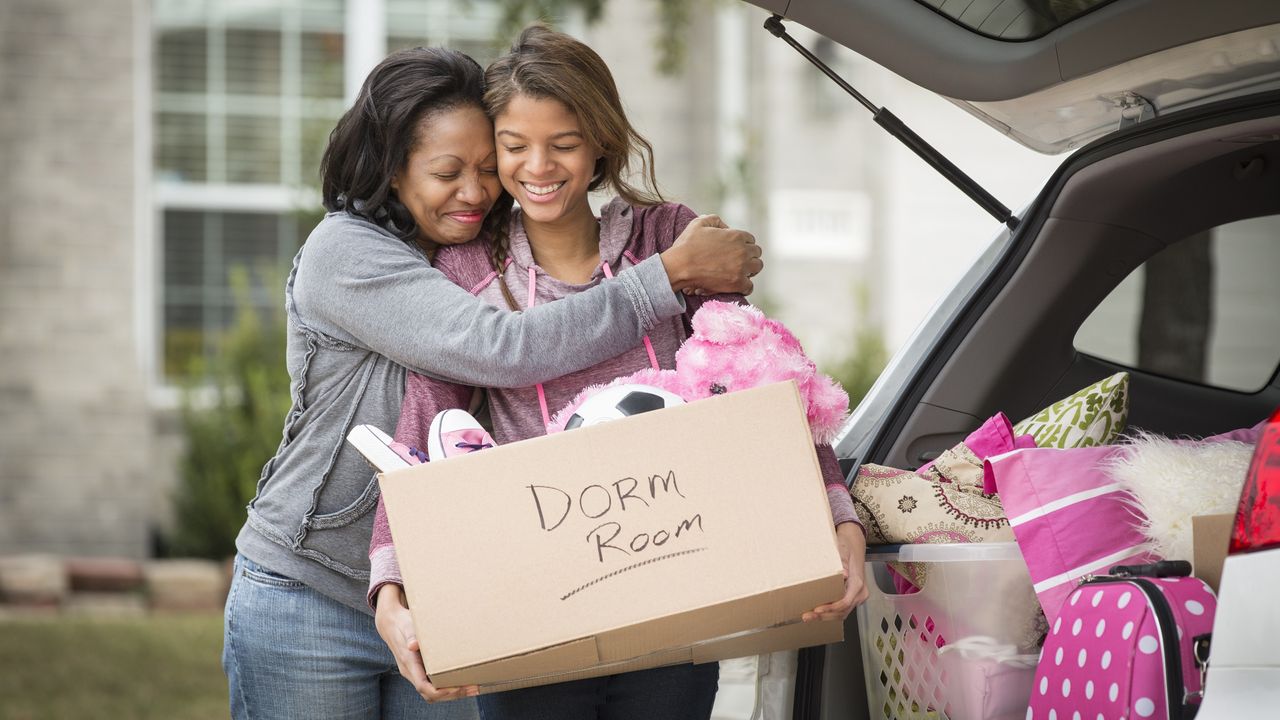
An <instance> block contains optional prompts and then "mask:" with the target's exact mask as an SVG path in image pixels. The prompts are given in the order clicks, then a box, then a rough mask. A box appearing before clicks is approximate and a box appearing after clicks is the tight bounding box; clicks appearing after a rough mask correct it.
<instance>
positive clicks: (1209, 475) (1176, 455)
mask: <svg viewBox="0 0 1280 720" xmlns="http://www.w3.org/2000/svg"><path fill="white" fill-rule="evenodd" d="M1219 437H1221V436H1219ZM1119 448H1120V452H1118V453H1116V454H1115V455H1113V456H1111V457H1109V458H1107V460H1106V461H1105V464H1104V466H1103V469H1104V470H1106V472H1107V474H1108V475H1110V476H1111V477H1112V478H1113V479H1114V480H1115V481H1116V482H1118V483H1120V485H1121V486H1122V487H1124V488H1125V489H1126V490H1128V491H1129V493H1130V494H1131V495H1132V496H1133V499H1132V501H1131V502H1132V503H1133V505H1134V507H1135V508H1136V509H1137V511H1138V513H1140V514H1141V515H1142V517H1144V518H1145V520H1144V521H1143V522H1142V523H1141V524H1140V525H1139V529H1140V530H1141V531H1142V533H1143V535H1144V536H1145V537H1146V538H1147V548H1148V549H1149V550H1150V551H1151V552H1152V553H1153V554H1155V555H1158V556H1160V557H1161V558H1163V559H1166V560H1191V516H1192V515H1205V514H1212V513H1232V512H1235V509H1236V505H1237V503H1239V501H1240V489H1241V487H1243V486H1244V479H1245V475H1246V474H1247V473H1248V471H1249V462H1250V460H1252V458H1253V445H1251V444H1249V443H1246V442H1236V441H1233V440H1217V439H1214V438H1209V439H1206V440H1204V441H1202V442H1195V441H1187V440H1171V439H1169V438H1166V437H1161V436H1159V435H1151V434H1148V433H1142V434H1140V435H1138V436H1137V437H1136V438H1134V439H1133V440H1131V441H1129V442H1126V443H1124V444H1122V445H1120V446H1119Z"/></svg>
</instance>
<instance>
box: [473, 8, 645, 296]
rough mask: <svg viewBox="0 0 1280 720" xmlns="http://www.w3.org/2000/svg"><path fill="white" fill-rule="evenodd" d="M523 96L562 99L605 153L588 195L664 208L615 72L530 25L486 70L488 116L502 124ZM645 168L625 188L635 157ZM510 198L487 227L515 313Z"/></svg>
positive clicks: (568, 40) (570, 41)
mask: <svg viewBox="0 0 1280 720" xmlns="http://www.w3.org/2000/svg"><path fill="white" fill-rule="evenodd" d="M517 95H524V96H526V97H530V98H537V99H549V100H557V101H559V102H560V103H562V104H563V105H564V106H565V107H567V108H569V110H570V111H571V112H572V113H573V114H574V115H575V116H577V118H578V125H579V126H580V127H581V128H582V135H583V139H584V140H586V141H587V142H588V143H591V144H593V145H595V147H597V148H599V149H600V153H601V155H602V157H601V158H600V160H598V161H597V162H596V168H595V171H596V172H595V175H594V177H592V180H591V184H590V185H589V186H588V190H590V191H595V190H598V189H601V188H608V189H610V190H612V191H613V192H614V193H616V194H617V195H618V197H621V198H622V199H623V200H624V201H626V202H627V203H628V204H630V205H634V206H637V207H648V206H652V205H657V204H658V203H661V202H663V198H662V194H661V193H660V192H659V191H658V181H657V177H656V176H655V174H654V169H653V146H652V145H650V144H649V141H648V140H645V139H644V137H643V136H641V135H640V133H638V132H636V129H635V128H634V127H632V125H631V121H629V120H628V119H627V114H626V112H625V111H624V110H623V109H622V98H621V97H620V96H619V95H618V87H617V85H616V84H615V83H614V81H613V75H612V73H610V72H609V66H608V65H605V62H604V60H602V59H601V58H600V56H599V55H597V54H596V52H595V51H594V50H592V49H591V48H589V47H587V46H586V45H585V44H584V43H582V42H580V41H579V40H577V39H575V38H573V37H570V36H569V35H565V34H564V33H560V32H556V31H554V30H552V29H550V28H548V27H546V26H544V25H530V26H529V27H527V28H525V29H524V31H523V32H521V33H520V37H519V38H517V39H516V41H515V43H514V44H512V46H511V50H510V52H508V53H507V54H506V55H503V56H502V57H500V58H498V59H497V60H494V61H493V64H491V65H490V66H489V69H488V70H486V71H485V93H484V104H485V109H486V110H487V111H488V113H489V117H490V118H494V119H496V118H497V117H498V116H499V115H501V114H502V113H503V112H504V111H505V110H506V109H507V106H508V105H509V104H510V102H511V100H512V99H513V98H515V97H516V96H517ZM633 157H634V158H636V159H638V160H639V163H640V187H636V186H635V185H632V184H631V183H630V182H628V181H627V179H626V175H627V171H628V169H629V168H630V167H631V161H632V158H633ZM511 204H512V198H511V196H510V195H509V194H508V193H506V192H504V193H503V194H502V197H500V198H499V199H498V202H497V203H495V204H494V207H493V210H491V211H490V213H489V217H488V220H487V221H486V226H487V228H486V229H487V230H488V231H489V232H488V233H487V234H488V236H489V238H490V257H489V259H490V262H492V263H493V269H494V270H496V271H497V272H498V279H499V281H500V282H501V287H502V294H503V296H504V297H505V298H506V300H507V303H508V304H509V305H510V306H511V307H512V309H515V308H516V307H517V306H516V303H515V298H513V297H512V295H511V290H510V288H508V287H507V284H506V281H505V280H503V279H502V274H503V270H504V269H505V267H506V262H507V256H508V254H509V245H510V238H509V229H508V228H509V224H510V218H511Z"/></svg>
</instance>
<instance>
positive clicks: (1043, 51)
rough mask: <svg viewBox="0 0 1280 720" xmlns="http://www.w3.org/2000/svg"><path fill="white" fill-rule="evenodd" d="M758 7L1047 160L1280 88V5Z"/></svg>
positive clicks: (1183, 1)
mask: <svg viewBox="0 0 1280 720" xmlns="http://www.w3.org/2000/svg"><path fill="white" fill-rule="evenodd" d="M749 2H751V3H752V4H755V5H758V6H760V7H763V8H765V9H766V10H769V11H771V12H774V13H777V14H780V15H783V16H784V17H785V18H787V19H789V20H793V21H795V22H798V23H800V24H802V25H805V26H807V27H809V28H811V29H813V30H815V31H817V32H820V33H821V34H823V35H826V36H827V37H829V38H831V39H832V40H834V41H836V42H838V43H840V44H842V45H844V46H845V47H848V48H850V49H852V50H854V51H855V52H858V53H859V54H861V55H863V56H865V57H867V58H869V59H871V60H873V61H875V62H877V63H879V64H880V65H883V66H884V67H886V68H888V69H889V70H892V71H893V72H895V73H897V74H898V75H901V76H902V77H904V78H906V79H907V80H910V81H911V82H913V83H916V84H917V85H920V86H921V87H924V88H926V89H928V90H931V91H933V92H936V93H938V94H940V95H942V96H944V97H946V98H949V99H952V100H954V101H957V102H958V103H960V104H961V105H962V106H964V107H965V108H966V109H967V110H969V111H970V112H973V113H974V114H976V115H978V116H979V117H981V118H982V119H983V120H985V121H986V122H987V123H988V124H990V125H991V126H993V127H995V128H996V129H997V130H999V131H1000V132H1004V133H1005V134H1007V135H1009V136H1011V137H1013V138H1014V139H1015V140H1017V141H1018V142H1021V143H1023V144H1024V145H1027V146H1028V147H1032V148H1033V149H1036V150H1039V151H1041V152H1061V151H1065V150H1069V149H1072V148H1075V147H1078V146H1080V145H1082V144H1084V143H1086V142H1088V141H1089V140H1092V139H1094V138H1096V137H1099V136H1101V135H1105V134H1107V133H1108V132H1111V131H1113V130H1115V129H1119V128H1121V127H1124V126H1125V125H1127V124H1130V123H1131V122H1136V121H1141V120H1143V119H1146V118H1148V117H1154V116H1157V115H1160V114H1165V113H1167V112H1171V111H1174V110H1180V109H1184V108H1187V107H1193V106H1195V105H1197V104H1202V103H1203V102H1207V101H1209V100H1218V99H1223V98H1225V97H1231V96H1238V95H1239V94H1243V93H1250V92H1259V91H1263V90H1269V89H1272V88H1273V87H1274V86H1275V85H1276V84H1280V2H1277V1H1276V0H1215V1H1214V2H1205V1H1204V0H1107V1H1105V2H1098V1H1097V0H1075V2H1071V0H1061V2H1050V1H1049V0H964V2H958V1H956V0H749ZM1064 5H1065V6H1074V7H1075V10H1076V11H1075V12H1069V11H1064V12H1062V13H1061V14H1060V15H1059V16H1054V18H1052V19H1051V20H1048V21H1045V20H1043V18H1042V19H1041V21H1037V22H1034V23H1033V22H1022V23H1021V24H1019V23H1013V22H1011V23H1007V24H1006V26H1005V27H998V25H1000V24H1001V23H994V22H993V21H992V18H994V17H996V14H998V13H999V14H1001V15H1000V16H1001V17H1018V16H1019V14H1018V13H1014V12H1013V11H1014V10H1018V9H1019V8H1021V9H1022V10H1021V12H1020V16H1021V17H1023V18H1026V17H1027V15H1028V13H1033V11H1038V9H1043V8H1052V7H1059V6H1064ZM984 12H985V13H986V14H985V15H984V14H983V13H984Z"/></svg>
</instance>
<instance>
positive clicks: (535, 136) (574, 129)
mask: <svg viewBox="0 0 1280 720" xmlns="http://www.w3.org/2000/svg"><path fill="white" fill-rule="evenodd" d="M494 127H495V130H496V137H497V143H498V176H499V178H500V179H501V180H502V186H503V187H504V188H506V190H507V192H509V193H511V195H512V197H514V198H515V199H516V202H518V203H520V208H521V211H522V212H523V213H524V216H525V218H527V219H529V220H532V221H534V222H536V223H554V222H556V221H558V220H563V219H567V218H573V217H576V216H577V215H578V214H579V213H586V214H591V206H590V205H589V204H588V203H587V193H588V188H589V186H590V185H591V180H592V177H593V176H594V175H595V171H596V161H597V160H598V159H599V158H600V151H599V150H598V149H597V148H596V147H595V146H594V145H593V144H591V143H590V142H588V141H587V139H586V138H585V137H584V136H583V134H582V129H581V127H580V125H579V123H578V117H577V116H576V115H574V113H573V111H571V110H570V109H569V108H568V107H566V106H565V105H564V103H562V102H560V101H559V100H553V99H549V98H534V97H529V96H528V95H523V94H518V95H516V96H515V97H513V98H511V102H509V103H507V106H506V108H505V109H504V110H503V111H502V113H501V114H499V115H498V116H497V118H495V119H494Z"/></svg>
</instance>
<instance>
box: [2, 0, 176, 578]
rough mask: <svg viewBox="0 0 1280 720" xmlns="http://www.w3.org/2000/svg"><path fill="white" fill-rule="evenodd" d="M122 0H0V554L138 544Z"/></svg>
mask: <svg viewBox="0 0 1280 720" xmlns="http://www.w3.org/2000/svg"><path fill="white" fill-rule="evenodd" d="M141 6H142V4H141V3H135V2H133V1H132V0H97V1H96V2H89V3H86V2H82V1H80V0H0V555H4V554H9V553H16V552H32V551H41V552H43V551H50V552H64V553H74V554H118V555H127V556H141V555H143V554H145V553H146V551H147V546H148V545H147V518H146V516H147V514H148V508H149V506H150V503H151V498H149V497H148V487H150V486H151V484H152V483H150V482H148V479H147V478H148V467H147V466H148V454H149V452H150V442H151V441H150V419H149V412H148V408H147V401H146V398H145V388H146V385H145V382H144V379H143V377H142V372H141V371H140V369H139V368H140V363H139V361H138V357H137V355H138V351H137V347H136V338H135V330H134V325H135V292H136V289H135V287H134V284H135V282H134V281H135V276H136V275H135V262H136V260H135V247H136V242H137V241H136V239H135V235H136V233H137V228H135V220H134V178H135V171H134V159H133V153H134V143H135V137H134V119H135V118H134V109H133V108H134V60H135V45H136V40H135V23H134V19H135V12H136V8H137V7H141Z"/></svg>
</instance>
